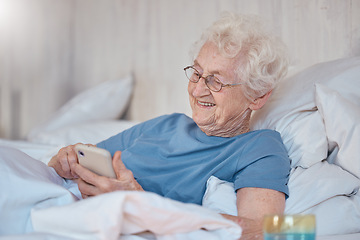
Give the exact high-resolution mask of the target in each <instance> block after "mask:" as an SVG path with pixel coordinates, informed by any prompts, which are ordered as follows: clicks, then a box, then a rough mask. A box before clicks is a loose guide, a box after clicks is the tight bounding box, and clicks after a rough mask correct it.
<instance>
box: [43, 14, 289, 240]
mask: <svg viewBox="0 0 360 240" xmlns="http://www.w3.org/2000/svg"><path fill="white" fill-rule="evenodd" d="M196 46H197V49H198V50H197V51H196V53H195V56H196V57H195V59H194V60H193V63H192V64H191V66H188V67H185V68H184V70H185V74H186V76H187V78H188V79H189V83H188V93H189V99H190V105H191V108H192V118H190V117H188V116H186V115H184V114H171V115H166V116H161V117H158V118H155V119H152V120H149V121H146V122H143V123H141V124H139V125H136V126H134V127H132V128H130V129H128V130H126V131H124V132H122V133H119V134H117V135H115V136H113V137H111V138H109V139H107V140H105V141H103V142H100V143H99V144H97V146H98V147H100V148H104V149H107V150H109V151H110V153H111V154H112V155H113V167H114V170H115V172H116V175H117V178H116V179H110V178H107V177H103V176H98V175H96V174H95V173H93V172H91V171H89V170H87V169H86V168H84V167H82V166H81V165H79V164H78V163H77V157H76V154H75V151H74V146H68V147H66V148H63V149H61V150H60V151H59V153H58V154H57V155H56V156H54V157H53V158H52V159H51V161H50V162H49V166H51V167H53V168H55V170H56V171H57V173H58V174H59V175H60V176H62V177H64V178H78V186H79V189H80V191H81V193H82V194H83V197H87V196H94V195H98V194H101V193H105V192H110V191H116V190H136V191H151V192H155V193H158V194H160V195H162V196H165V197H168V198H172V199H175V200H178V201H182V202H187V203H196V204H201V202H202V198H203V195H204V192H205V188H206V182H207V180H208V179H209V177H210V176H212V175H213V176H216V177H218V178H219V179H223V180H227V181H230V182H233V183H234V185H235V190H236V195H237V209H238V216H239V217H235V216H234V217H231V216H226V217H228V218H230V219H232V220H234V221H238V222H239V223H240V225H242V227H243V228H244V236H247V234H251V232H252V231H253V230H254V231H255V233H258V232H259V231H260V228H259V226H260V225H259V223H261V220H262V218H263V216H264V215H265V214H270V213H283V211H284V207H285V199H286V197H287V196H288V187H287V181H288V176H289V170H290V161H289V158H288V155H287V152H286V149H285V147H284V145H283V143H282V140H281V137H280V135H279V133H278V132H276V131H273V130H258V131H250V129H249V122H250V115H251V112H252V111H254V110H258V109H260V108H261V107H262V106H263V105H264V104H265V103H266V101H267V99H268V98H269V96H270V95H271V92H272V89H273V88H274V87H275V83H276V82H277V81H278V80H280V79H281V78H282V77H283V76H284V75H285V73H286V69H287V59H286V57H285V54H284V47H283V45H282V44H281V42H280V41H279V40H277V39H276V38H274V37H273V36H271V35H269V34H268V33H267V32H266V31H265V30H264V29H263V28H262V27H261V24H260V23H259V21H257V20H256V18H253V17H248V16H237V15H234V14H226V15H224V16H223V17H222V18H221V19H219V20H218V21H217V22H215V23H214V24H213V25H212V26H211V27H210V28H209V29H207V31H205V33H204V34H203V35H202V38H201V40H200V41H198V42H197V44H196ZM244 219H250V220H253V222H252V223H253V224H250V225H248V226H247V225H246V224H247V223H248V222H247V221H245V220H244ZM252 237H253V236H252ZM252 237H251V236H250V238H252Z"/></svg>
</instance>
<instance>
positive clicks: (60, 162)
mask: <svg viewBox="0 0 360 240" xmlns="http://www.w3.org/2000/svg"><path fill="white" fill-rule="evenodd" d="M75 145H76V144H75ZM75 145H69V146H67V147H63V148H61V149H60V150H59V152H58V153H57V154H56V155H55V156H53V157H52V158H51V160H50V161H49V163H48V166H49V167H52V168H54V169H55V171H56V172H57V173H58V174H59V176H61V177H63V178H68V179H74V178H78V176H77V175H76V173H75V172H74V166H75V165H76V164H77V163H78V158H77V155H76V152H75V149H74V147H75ZM87 145H91V144H87Z"/></svg>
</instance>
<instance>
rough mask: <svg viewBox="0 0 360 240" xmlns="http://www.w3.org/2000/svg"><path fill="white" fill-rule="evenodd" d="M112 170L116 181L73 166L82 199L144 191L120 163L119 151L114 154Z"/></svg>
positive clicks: (78, 166)
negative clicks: (118, 191) (77, 177)
mask: <svg viewBox="0 0 360 240" xmlns="http://www.w3.org/2000/svg"><path fill="white" fill-rule="evenodd" d="M113 168H114V171H115V174H116V179H115V178H108V177H104V176H99V175H97V174H96V173H93V172H92V171H90V170H88V169H86V168H84V167H83V166H81V165H80V164H76V165H74V172H75V174H76V175H77V176H79V179H78V180H77V183H78V186H79V190H80V192H81V194H82V196H83V198H86V197H88V196H95V195H99V194H102V193H107V192H113V191H117V190H125V191H144V190H143V188H142V187H141V186H140V184H139V183H138V182H137V181H136V180H135V178H134V175H133V173H132V172H131V171H130V170H129V169H127V168H126V167H125V165H124V163H123V162H122V161H121V152H120V151H117V152H116V153H115V154H114V157H113Z"/></svg>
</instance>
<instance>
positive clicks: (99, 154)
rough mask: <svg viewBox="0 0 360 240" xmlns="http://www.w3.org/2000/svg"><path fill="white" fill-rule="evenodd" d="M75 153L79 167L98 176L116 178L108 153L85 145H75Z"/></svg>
mask: <svg viewBox="0 0 360 240" xmlns="http://www.w3.org/2000/svg"><path fill="white" fill-rule="evenodd" d="M75 151H76V154H77V157H78V160H79V164H80V165H82V166H84V167H86V168H87V169H89V170H90V171H92V172H94V173H96V174H98V175H101V176H105V177H110V178H116V174H115V171H114V169H113V165H112V158H111V154H110V152H109V151H107V150H105V149H102V148H98V147H94V146H88V145H85V144H77V145H75Z"/></svg>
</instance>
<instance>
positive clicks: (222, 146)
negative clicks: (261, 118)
mask: <svg viewBox="0 0 360 240" xmlns="http://www.w3.org/2000/svg"><path fill="white" fill-rule="evenodd" d="M97 146H98V147H101V148H105V149H107V150H108V151H110V153H111V154H112V155H114V153H115V151H118V150H120V151H122V154H121V159H122V161H123V162H124V164H125V166H126V167H127V168H128V169H130V170H131V171H132V172H133V174H134V177H135V179H136V180H137V181H138V183H139V184H140V185H141V186H142V187H143V189H144V190H145V191H151V192H155V193H158V194H160V195H162V196H164V197H168V198H171V199H175V200H178V201H182V202H188V203H196V204H201V202H202V197H203V195H204V193H205V188H206V181H207V180H208V178H209V177H210V176H212V175H214V176H216V177H218V178H219V179H222V180H226V181H229V182H233V183H234V185H235V189H236V190H237V189H239V188H244V187H258V188H268V189H273V190H277V191H280V192H283V193H285V195H286V197H287V196H288V187H287V182H288V178H289V172H290V160H289V158H288V155H287V151H286V149H285V147H284V145H283V142H282V140H281V137H280V134H279V133H278V132H276V131H273V130H258V131H252V132H248V133H244V134H241V135H238V136H235V137H231V138H224V137H215V136H207V135H206V134H205V133H204V132H203V131H201V129H200V128H199V127H198V126H197V125H196V123H195V122H194V121H193V120H192V119H191V118H189V117H187V116H186V115H184V114H177V113H175V114H171V115H164V116H161V117H158V118H155V119H152V120H149V121H146V122H143V123H141V124H138V125H136V126H134V127H132V128H130V129H128V130H125V131H124V132H121V133H119V134H117V135H115V136H113V137H111V138H109V139H107V140H104V141H102V142H100V143H99V144H97Z"/></svg>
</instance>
